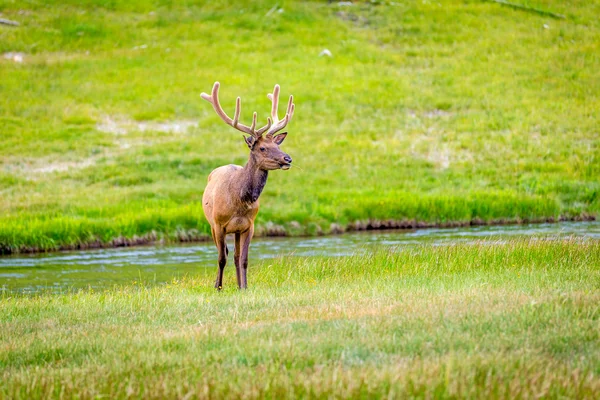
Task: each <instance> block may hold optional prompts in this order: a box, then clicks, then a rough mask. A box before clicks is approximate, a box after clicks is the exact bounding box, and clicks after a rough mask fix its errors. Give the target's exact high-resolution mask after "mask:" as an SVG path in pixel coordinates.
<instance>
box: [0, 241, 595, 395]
mask: <svg viewBox="0 0 600 400" xmlns="http://www.w3.org/2000/svg"><path fill="white" fill-rule="evenodd" d="M213 273H214V270H211V271H210V274H207V275H202V274H200V275H198V276H196V277H190V278H188V279H183V280H174V281H173V282H171V283H169V284H166V285H162V286H156V285H148V286H145V285H144V284H140V283H137V284H135V285H134V284H132V285H129V286H125V287H115V288H113V289H107V290H104V291H99V292H95V291H92V290H87V291H81V292H78V293H75V294H69V295H60V296H57V295H52V294H44V293H41V294H38V295H36V296H25V295H20V294H8V293H3V294H0V296H1V297H0V398H7V399H8V398H10V399H18V398H23V399H26V398H27V399H30V398H59V399H63V398H64V399H67V398H68V399H70V398H80V399H88V398H90V399H91V398H111V399H112V398H117V399H118V398H132V399H136V398H140V399H141V398H143V399H151V398H185V399H193V398H214V399H221V398H235V399H239V398H247V399H252V398H486V399H496V398H511V399H513V398H574V399H575V398H576V399H588V398H589V399H593V398H598V397H599V396H600V352H598V349H599V345H600V320H599V318H600V313H599V312H598V304H599V302H600V242H599V241H591V240H587V241H583V240H579V239H571V240H564V241H552V240H516V241H509V242H504V243H500V242H497V243H492V242H480V243H475V244H463V245H454V246H437V247H436V246H431V245H424V246H415V247H411V248H405V249H398V250H389V251H387V250H386V251H375V252H368V253H366V254H364V255H356V256H353V257H343V258H331V257H324V258H309V259H306V258H295V257H282V258H280V259H277V260H274V261H273V260H269V261H265V262H262V263H258V264H255V265H253V268H252V269H251V271H250V274H249V282H250V287H251V288H250V289H249V290H247V291H244V292H239V291H238V290H236V289H234V287H235V284H234V282H235V277H234V271H233V268H228V269H226V277H225V288H224V291H223V292H216V291H215V290H214V289H213V288H212V282H213V279H214V274H213Z"/></svg>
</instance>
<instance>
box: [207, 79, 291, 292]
mask: <svg viewBox="0 0 600 400" xmlns="http://www.w3.org/2000/svg"><path fill="white" fill-rule="evenodd" d="M201 96H202V98H203V99H204V100H206V101H208V102H209V103H211V104H212V106H213V108H214V109H215V112H216V113H217V115H218V116H219V117H221V119H222V120H223V121H225V123H226V124H227V125H231V126H232V127H234V128H235V129H237V130H239V131H241V132H242V133H244V134H246V135H248V136H244V140H245V142H246V144H247V145H248V147H249V148H250V156H249V157H248V163H247V164H246V165H245V166H244V167H241V166H239V165H233V164H229V165H225V166H222V167H219V168H217V169H215V170H214V171H212V172H211V173H210V175H209V176H208V184H207V185H206V189H204V195H203V196H202V208H203V209H204V215H206V219H207V220H208V222H209V223H210V228H211V233H212V238H213V240H214V242H215V245H216V246H217V250H218V251H219V271H218V272H217V280H216V281H215V288H217V289H218V290H221V288H222V287H223V270H224V269H225V264H226V263H227V254H228V253H229V250H228V248H227V244H226V243H225V238H226V236H227V234H228V233H233V234H235V248H234V249H235V250H234V255H233V259H234V262H235V271H236V277H237V284H238V287H239V288H240V289H246V288H247V287H248V281H247V278H246V273H247V269H248V248H249V246H250V240H252V235H253V234H254V219H255V218H256V215H257V214H258V207H259V202H258V198H259V197H260V194H261V193H262V191H263V189H264V187H265V184H266V183H267V176H268V174H269V171H271V170H275V169H284V170H287V169H290V167H291V163H292V157H290V156H289V155H288V154H286V153H284V152H283V151H281V150H280V149H279V145H281V143H282V142H283V140H284V139H285V137H286V135H287V132H285V133H280V134H278V135H275V133H277V132H279V131H280V130H282V129H283V128H285V126H286V125H287V124H288V122H290V120H291V119H292V116H293V115H294V102H293V100H294V98H293V96H290V100H289V102H288V106H287V111H286V113H285V117H284V118H283V119H281V120H280V119H279V117H278V116H277V107H278V104H279V85H275V88H274V89H273V93H269V94H268V95H267V97H268V98H269V100H271V117H270V118H267V124H266V125H265V126H263V127H262V128H259V129H257V128H256V112H255V113H254V115H253V117H252V125H250V126H247V125H244V124H242V123H240V122H239V119H240V112H241V99H240V98H239V97H238V98H237V101H236V105H235V113H234V115H233V118H230V117H229V116H228V115H227V114H226V113H225V111H223V108H222V107H221V104H220V103H219V82H215V84H214V86H213V88H212V93H211V94H210V95H208V94H206V93H202V95H201Z"/></svg>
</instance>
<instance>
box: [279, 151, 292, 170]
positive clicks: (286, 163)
mask: <svg viewBox="0 0 600 400" xmlns="http://www.w3.org/2000/svg"><path fill="white" fill-rule="evenodd" d="M291 166H292V157H290V156H289V155H288V154H286V155H284V156H283V158H282V160H281V161H279V167H280V168H281V169H290V167H291Z"/></svg>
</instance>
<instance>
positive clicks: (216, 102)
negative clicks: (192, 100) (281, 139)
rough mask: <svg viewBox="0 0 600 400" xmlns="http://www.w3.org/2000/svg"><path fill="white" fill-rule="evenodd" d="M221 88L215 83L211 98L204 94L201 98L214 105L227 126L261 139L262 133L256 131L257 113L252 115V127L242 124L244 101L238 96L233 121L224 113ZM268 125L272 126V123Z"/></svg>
mask: <svg viewBox="0 0 600 400" xmlns="http://www.w3.org/2000/svg"><path fill="white" fill-rule="evenodd" d="M220 86H221V84H220V83H219V82H215V84H214V85H213V88H212V93H211V94H210V96H209V95H207V94H206V93H204V92H203V93H202V94H201V95H200V96H202V98H203V99H204V100H206V101H208V102H209V103H210V104H212V106H213V108H214V109H215V112H216V113H217V115H218V116H219V117H221V119H222V120H223V121H225V123H226V124H227V125H231V126H233V127H234V128H235V129H237V130H238V131H242V132H244V133H247V134H248V135H252V136H255V137H259V136H260V135H261V134H262V133H258V131H257V130H256V129H255V128H256V112H254V114H253V115H252V125H251V126H248V125H244V124H242V123H240V122H239V120H240V113H241V111H242V99H241V98H240V97H239V96H238V98H237V100H236V101H235V114H234V115H233V119H231V118H230V117H229V116H228V115H227V114H226V113H225V111H223V108H222V107H221V103H219V87H220ZM267 125H269V126H270V123H269V124H267ZM267 129H268V128H267Z"/></svg>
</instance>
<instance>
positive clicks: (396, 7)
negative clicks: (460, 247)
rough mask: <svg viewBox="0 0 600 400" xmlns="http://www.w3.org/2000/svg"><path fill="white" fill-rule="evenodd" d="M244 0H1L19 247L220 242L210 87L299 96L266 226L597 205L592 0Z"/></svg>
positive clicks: (11, 214)
mask: <svg viewBox="0 0 600 400" xmlns="http://www.w3.org/2000/svg"><path fill="white" fill-rule="evenodd" d="M228 3H229V4H228V5H222V4H216V3H210V2H203V1H186V2H183V3H181V4H180V3H177V2H170V1H155V2H143V1H130V2H116V1H110V0H97V1H94V0H86V1H60V2H53V1H43V2H42V1H35V0H32V1H27V2H21V1H7V0H0V13H1V15H0V17H2V18H6V19H11V20H15V21H18V22H20V26H18V27H13V26H5V25H0V54H3V55H4V56H3V57H0V76H1V79H0V91H1V93H2V96H0V139H1V140H0V249H1V251H2V252H15V251H23V250H32V249H38V250H44V249H46V250H47V249H56V248H61V247H62V248H68V247H85V246H90V245H100V244H111V243H114V244H119V243H123V242H124V241H133V242H143V241H146V240H156V239H158V240H160V239H163V240H194V239H199V238H202V237H206V234H207V233H208V225H207V223H206V221H205V219H204V216H203V215H202V211H201V207H200V199H201V196H202V190H203V188H204V184H205V182H206V177H207V175H208V173H209V172H210V171H211V170H212V169H214V168H215V167H217V166H220V165H223V164H228V163H232V162H233V163H237V164H243V163H245V160H246V157H247V149H246V147H245V145H244V144H243V142H242V138H241V137H240V135H239V134H238V133H236V132H235V131H234V130H233V129H231V128H229V127H226V126H225V125H224V124H223V123H222V122H221V121H220V120H219V119H218V118H217V117H216V116H215V115H214V112H213V111H212V109H211V107H210V105H209V104H207V103H206V102H204V101H202V100H201V99H200V97H199V94H200V92H202V91H209V90H210V88H211V86H212V84H213V82H214V81H215V80H219V81H220V82H221V83H222V90H221V98H222V103H223V104H224V106H225V107H226V109H228V110H232V109H233V105H234V99H235V97H236V96H237V95H240V96H242V98H243V101H244V111H243V115H242V118H243V119H244V120H247V119H248V118H249V117H250V115H251V114H250V112H251V111H252V110H257V111H258V112H259V115H260V118H262V119H265V118H266V115H267V113H268V111H267V107H268V100H267V99H266V96H265V95H266V93H267V92H269V91H270V90H271V89H272V87H273V84H274V83H276V82H277V83H279V84H280V85H281V87H282V95H283V96H287V95H288V94H294V95H295V98H296V103H297V111H296V114H295V118H294V120H293V121H292V123H291V124H290V125H289V132H290V134H289V136H288V139H287V140H286V142H285V143H284V145H283V148H284V150H285V151H286V152H289V153H290V154H291V155H292V156H293V158H294V165H295V166H298V168H295V169H292V170H291V171H287V172H281V171H276V172H274V173H272V174H271V175H270V177H269V182H268V184H267V187H266V191H265V192H264V194H263V198H262V207H263V208H262V210H261V212H260V214H259V219H258V221H257V223H258V226H259V229H258V234H265V233H267V232H269V231H273V232H275V231H285V232H286V233H287V234H317V233H319V232H328V231H330V230H331V224H332V223H335V224H338V225H339V227H341V229H345V228H346V227H347V226H348V224H351V223H355V222H357V221H359V222H360V223H363V224H364V223H365V222H366V221H369V220H371V221H385V220H394V221H406V220H408V221H422V222H427V223H434V224H436V223H448V222H469V221H472V220H475V221H483V222H486V221H494V220H513V221H518V220H536V219H545V218H549V217H550V218H558V217H559V216H561V215H562V216H566V217H573V216H579V217H580V216H586V215H596V214H597V213H598V211H599V209H600V200H599V196H598V193H599V190H600V182H599V181H598V178H597V177H598V176H599V175H600V157H599V148H598V142H599V141H598V137H599V131H598V126H600V121H599V114H598V112H597V110H598V109H600V99H599V95H598V94H599V93H600V60H599V58H600V56H599V54H600V34H599V28H600V22H599V20H598V18H597V17H596V16H597V15H598V14H599V13H600V6H599V5H598V3H597V2H585V1H570V2H559V1H528V2H525V3H524V4H526V5H529V6H534V7H536V8H541V9H545V10H549V11H553V12H556V13H560V14H564V15H565V16H566V18H565V19H564V20H563V19H553V18H550V17H547V16H542V15H538V14H535V13H529V12H524V11H519V10H515V9H511V8H507V7H503V6H501V5H499V4H496V3H493V2H483V1H439V2H433V1H432V2H395V3H391V2H378V3H356V4H354V5H353V6H350V7H342V6H339V5H338V4H337V3H331V4H330V3H327V2H304V3H300V2H291V1H285V2H279V5H278V6H277V7H275V8H273V7H274V5H275V4H274V2H267V1H253V2H244V1H234V2H228ZM325 48H327V49H329V50H330V51H331V53H332V55H333V56H332V57H326V56H323V57H319V53H320V52H321V51H322V50H323V49H325ZM15 53H22V54H20V57H21V58H22V62H17V61H15ZM230 112H231V111H230ZM359 225H360V224H359ZM336 229H339V228H337V227H336Z"/></svg>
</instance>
